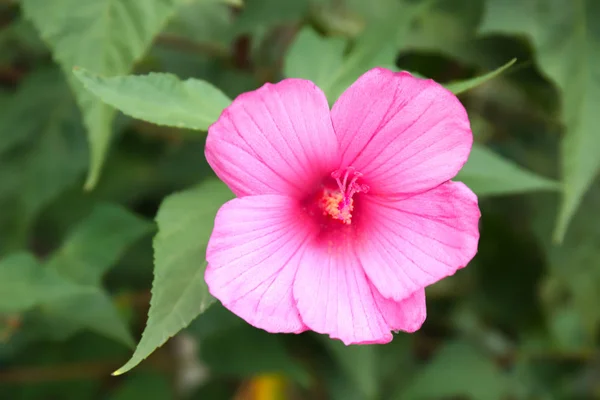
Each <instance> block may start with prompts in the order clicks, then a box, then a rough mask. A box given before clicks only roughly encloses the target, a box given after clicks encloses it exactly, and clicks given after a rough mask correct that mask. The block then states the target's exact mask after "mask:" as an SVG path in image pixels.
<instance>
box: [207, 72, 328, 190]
mask: <svg viewBox="0 0 600 400" xmlns="http://www.w3.org/2000/svg"><path fill="white" fill-rule="evenodd" d="M205 152H206V159H207V160H208V163H209V164H210V166H211V167H212V168H213V170H214V171H215V173H216V174H217V175H218V176H219V178H221V180H223V181H224V182H225V183H226V184H227V185H228V186H229V188H230V189H231V190H232V191H233V192H234V193H235V194H236V195H237V196H246V195H253V194H254V195H255V194H283V195H290V196H297V195H300V196H302V195H306V191H307V188H311V187H312V186H314V185H315V184H316V183H317V181H319V180H320V179H321V178H322V177H323V175H324V174H327V173H330V172H331V171H333V170H334V169H335V168H336V167H337V166H338V165H339V148H338V144H337V139H336V137H335V134H334V133H333V127H332V124H331V118H330V115H329V106H328V104H327V99H326V98H325V95H324V94H323V92H322V91H321V89H319V88H318V87H317V86H315V85H314V84H313V83H312V82H310V81H306V80H302V79H285V80H283V81H281V82H279V83H277V84H274V85H273V84H270V83H267V84H265V85H264V86H262V87H261V88H259V89H257V90H255V91H252V92H248V93H244V94H242V95H240V96H239V97H238V98H236V99H235V100H234V101H233V103H232V104H231V105H230V106H229V107H227V108H226V109H225V110H224V111H223V114H222V115H221V117H220V118H219V119H218V120H217V122H215V123H214V124H213V125H212V126H211V127H210V128H209V129H208V138H207V140H206V151H205Z"/></svg>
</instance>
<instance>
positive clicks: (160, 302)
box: [114, 180, 233, 375]
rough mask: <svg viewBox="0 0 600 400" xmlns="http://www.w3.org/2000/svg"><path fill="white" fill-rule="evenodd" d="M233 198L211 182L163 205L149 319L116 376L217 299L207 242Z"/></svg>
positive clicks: (178, 194) (155, 242)
mask: <svg viewBox="0 0 600 400" xmlns="http://www.w3.org/2000/svg"><path fill="white" fill-rule="evenodd" d="M231 198H233V195H232V193H231V192H230V191H229V189H228V188H227V186H225V185H224V184H223V183H222V182H220V181H216V180H213V181H208V182H205V183H203V184H201V185H200V186H198V187H196V188H193V189H189V190H186V191H184V192H180V193H176V194H173V195H171V196H169V197H167V198H166V199H165V200H164V201H163V203H162V204H161V206H160V209H159V211H158V214H157V216H156V222H157V223H158V233H157V234H156V236H155V238H154V282H153V283H152V300H151V302H150V311H149V313H148V322H147V323H146V329H145V330H144V333H143V335H142V340H141V341H140V343H139V344H138V346H137V348H136V350H135V353H134V354H133V356H132V357H131V359H130V360H129V361H128V362H127V363H126V364H125V365H124V366H123V367H121V368H119V370H118V371H116V372H115V373H114V375H120V374H123V373H125V372H127V371H129V370H130V369H131V368H133V367H135V366H136V365H137V364H139V363H140V362H141V361H142V360H143V359H145V358H146V357H148V356H149V355H150V354H151V353H152V352H153V351H154V350H155V349H156V348H158V347H160V346H162V345H163V344H164V343H165V342H166V341H167V340H168V339H169V338H170V337H171V336H173V335H175V334H176V333H177V332H179V331H180V330H181V329H183V328H185V327H186V326H187V325H188V324H189V323H190V322H191V321H192V320H193V319H194V318H196V316H198V315H199V314H201V313H202V312H204V311H205V310H206V309H207V308H208V306H209V305H210V304H211V303H212V302H213V301H214V298H213V297H212V296H210V294H209V293H208V288H207V286H206V282H205V281H204V270H205V269H206V261H204V260H205V259H206V245H207V243H208V239H209V237H210V234H211V232H212V229H213V223H214V218H215V215H216V212H217V210H218V209H219V208H220V207H221V205H222V204H223V203H225V202H227V201H228V200H230V199H231Z"/></svg>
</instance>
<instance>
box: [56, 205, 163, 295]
mask: <svg viewBox="0 0 600 400" xmlns="http://www.w3.org/2000/svg"><path fill="white" fill-rule="evenodd" d="M151 230H152V224H150V223H149V222H148V221H146V220H144V219H142V218H140V217H138V216H136V215H133V214H132V213H130V212H129V211H127V210H125V209H124V208H122V207H120V206H116V205H112V204H102V205H98V206H96V208H94V210H93V211H92V213H91V214H90V215H89V216H88V217H87V218H86V219H84V220H83V221H82V222H81V223H80V224H79V225H78V226H76V227H75V228H74V229H73V230H72V231H71V233H70V235H69V237H68V238H67V240H66V241H65V242H64V243H63V244H62V246H61V248H60V249H59V250H58V251H56V252H55V253H54V254H53V255H52V257H51V258H50V260H49V261H48V266H49V267H50V268H54V269H55V270H56V271H57V272H58V273H60V274H61V275H62V276H64V277H68V278H69V279H71V280H73V281H75V282H77V283H80V284H87V285H95V286H99V285H100V283H101V279H102V277H103V275H104V273H105V272H106V271H107V270H108V269H109V268H110V267H112V266H113V265H114V264H115V262H117V260H119V258H121V256H122V255H123V253H124V251H125V250H126V249H127V248H128V247H129V246H131V245H132V244H133V243H135V242H136V241H138V240H139V239H140V238H142V237H143V236H144V235H146V234H148V233H149V232H150V231H151Z"/></svg>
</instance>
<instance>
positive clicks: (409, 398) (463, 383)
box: [395, 341, 513, 400]
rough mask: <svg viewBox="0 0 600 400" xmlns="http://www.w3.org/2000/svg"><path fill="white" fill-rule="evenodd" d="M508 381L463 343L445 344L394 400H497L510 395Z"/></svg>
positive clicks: (489, 362) (487, 359)
mask: <svg viewBox="0 0 600 400" xmlns="http://www.w3.org/2000/svg"><path fill="white" fill-rule="evenodd" d="M512 386H513V385H511V384H510V382H509V380H508V378H507V377H506V376H505V375H504V374H503V373H502V371H501V370H500V369H499V368H498V367H497V366H496V365H495V364H494V361H493V359H491V358H489V357H486V356H485V355H484V354H482V353H480V352H479V351H478V350H477V348H475V347H473V346H472V345H470V344H469V343H466V342H463V341H455V342H449V343H448V344H446V345H445V346H444V347H443V348H442V349H441V350H439V351H438V353H437V354H436V355H435V357H434V358H433V360H431V361H429V362H428V365H426V366H425V367H423V368H422V369H421V370H420V371H419V373H418V374H417V376H416V377H414V378H413V379H411V381H410V383H409V384H408V386H407V387H406V388H404V389H403V390H401V391H400V392H399V393H398V396H397V397H395V398H396V399H398V400H420V399H434V398H451V397H457V396H469V397H468V398H470V399H477V400H500V399H503V398H506V395H507V394H508V393H510V392H511V387H512Z"/></svg>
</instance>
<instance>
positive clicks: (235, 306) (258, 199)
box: [205, 195, 316, 332]
mask: <svg viewBox="0 0 600 400" xmlns="http://www.w3.org/2000/svg"><path fill="white" fill-rule="evenodd" d="M315 235H316V231H315V225H314V224H309V223H306V220H305V214H303V213H302V210H301V207H299V205H298V204H297V201H295V200H294V199H292V198H289V197H286V196H279V195H263V196H248V197H243V198H238V199H234V200H231V201H229V202H227V203H226V204H225V205H224V206H223V207H221V209H220V210H219V212H218V213H217V217H216V219H215V228H214V231H213V233H212V236H211V238H210V241H209V243H208V249H207V252H206V259H207V260H208V268H207V269H206V274H205V279H206V283H207V284H208V287H209V290H210V293H211V294H212V295H213V296H215V297H216V298H217V299H219V300H220V301H221V302H222V303H223V305H224V306H225V307H226V308H228V309H229V310H231V311H232V312H233V313H235V314H237V315H238V316H240V317H241V318H243V319H245V320H246V321H247V322H248V323H250V324H251V325H254V326H256V327H258V328H261V329H264V330H266V331H268V332H301V331H304V330H305V329H306V327H305V326H304V324H303V323H302V321H301V319H300V317H299V315H298V310H297V309H296V307H295V302H294V301H293V298H292V283H293V281H294V276H295V275H296V271H297V269H298V263H299V262H300V259H301V257H302V254H303V253H304V251H305V250H306V245H307V241H308V240H309V239H310V238H311V237H314V236H315Z"/></svg>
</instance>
